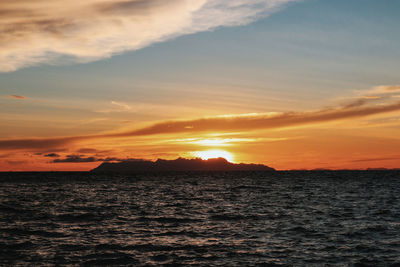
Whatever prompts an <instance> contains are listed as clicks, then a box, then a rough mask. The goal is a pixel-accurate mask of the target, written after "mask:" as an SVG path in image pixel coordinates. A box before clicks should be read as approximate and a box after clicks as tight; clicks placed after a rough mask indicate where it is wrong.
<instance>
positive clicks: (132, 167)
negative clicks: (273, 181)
mask: <svg viewBox="0 0 400 267" xmlns="http://www.w3.org/2000/svg"><path fill="white" fill-rule="evenodd" d="M91 171H92V172H117V173H138V172H186V171H275V169H274V168H271V167H268V166H266V165H262V164H244V163H240V164H234V163H231V162H229V161H227V160H226V159H224V158H216V159H208V160H202V159H199V158H197V159H184V158H178V159H175V160H164V159H158V160H157V161H147V160H136V161H121V162H117V163H110V162H103V163H102V164H100V165H99V166H98V167H97V168H95V169H93V170H91Z"/></svg>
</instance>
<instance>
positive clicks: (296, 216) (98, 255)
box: [0, 172, 400, 266]
mask: <svg viewBox="0 0 400 267" xmlns="http://www.w3.org/2000/svg"><path fill="white" fill-rule="evenodd" d="M399 174H400V173H399V172H277V173H271V172H268V173H236V174H232V173H231V174H229V173H197V174H189V173H188V174H177V175H176V174H175V175H173V174H170V175H159V176H157V175H153V176H149V177H144V176H143V175H142V176H122V175H120V176H110V175H108V176H106V175H100V174H89V173H75V174H66V173H59V174H54V173H53V174H51V173H48V174H43V173H36V174H10V173H9V174H0V201H1V202H0V203H1V204H0V215H1V216H0V265H5V264H6V265H17V264H27V265H35V264H41V265H46V264H47V265H53V264H66V263H68V264H89V265H90V264H92V265H99V264H105V265H128V264H132V265H160V264H167V265H168V264H172V265H174V264H177V263H180V264H185V265H186V264H187V265H188V264H195V265H202V266H204V265H229V266H248V265H257V264H261V265H262V264H268V263H269V264H271V265H326V264H328V265H343V264H345V265H346V264H348V265H353V264H354V265H362V264H364V265H371V266H376V265H379V266H381V265H383V266H388V265H392V264H396V263H397V264H400V235H399V232H400V202H399V201H400V179H399V178H400V175H399Z"/></svg>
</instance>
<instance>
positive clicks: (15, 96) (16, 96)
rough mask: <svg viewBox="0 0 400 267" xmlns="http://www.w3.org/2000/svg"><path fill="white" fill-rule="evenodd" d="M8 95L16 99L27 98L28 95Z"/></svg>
mask: <svg viewBox="0 0 400 267" xmlns="http://www.w3.org/2000/svg"><path fill="white" fill-rule="evenodd" d="M8 97H10V98H14V99H26V97H25V96H23V95H9V96H8Z"/></svg>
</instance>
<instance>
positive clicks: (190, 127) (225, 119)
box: [0, 101, 400, 150]
mask: <svg viewBox="0 0 400 267" xmlns="http://www.w3.org/2000/svg"><path fill="white" fill-rule="evenodd" d="M393 111H400V102H399V101H398V102H392V103H389V104H377V105H361V106H360V105H351V104H347V105H345V106H339V107H335V108H328V109H321V110H315V111H308V112H284V113H269V114H246V115H237V116H232V115H231V116H219V117H209V118H200V119H193V120H175V121H166V122H160V123H155V124H153V125H150V126H148V127H144V128H139V129H135V130H131V131H121V132H115V133H108V134H94V135H85V136H71V137H58V138H42V139H12V140H0V150H27V149H30V150H44V149H55V148H62V147H67V146H69V145H71V144H73V143H78V142H82V141H87V140H95V139H107V138H120V137H135V136H148V135H156V134H178V133H201V132H234V131H251V130H260V129H277V128H284V127H294V126H304V125H310V124H316V123H327V122H331V121H336V120H349V119H354V118H362V117H367V116H371V115H378V114H384V113H388V112H393Z"/></svg>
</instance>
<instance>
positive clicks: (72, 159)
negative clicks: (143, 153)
mask: <svg viewBox="0 0 400 267" xmlns="http://www.w3.org/2000/svg"><path fill="white" fill-rule="evenodd" d="M136 160H138V159H130V158H115V157H107V158H97V157H85V156H82V155H67V156H66V157H65V158H62V159H55V160H53V161H52V163H86V162H117V161H136Z"/></svg>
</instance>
